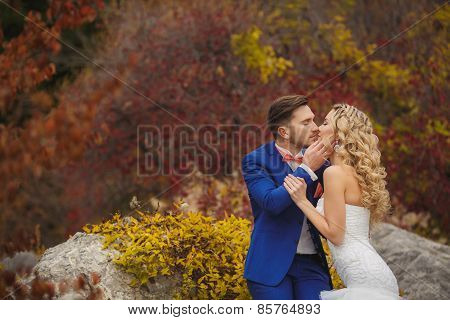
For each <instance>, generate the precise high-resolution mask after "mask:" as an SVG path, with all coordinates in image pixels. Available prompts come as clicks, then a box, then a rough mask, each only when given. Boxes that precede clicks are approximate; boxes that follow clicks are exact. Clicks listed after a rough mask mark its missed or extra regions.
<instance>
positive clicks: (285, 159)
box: [283, 153, 303, 164]
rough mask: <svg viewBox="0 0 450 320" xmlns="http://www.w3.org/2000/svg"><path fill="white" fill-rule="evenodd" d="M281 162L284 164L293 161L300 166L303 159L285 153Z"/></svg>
mask: <svg viewBox="0 0 450 320" xmlns="http://www.w3.org/2000/svg"><path fill="white" fill-rule="evenodd" d="M283 161H284V162H288V161H295V162H297V163H298V164H302V163H303V157H302V156H295V157H294V156H292V155H290V154H289V153H286V154H285V155H284V156H283Z"/></svg>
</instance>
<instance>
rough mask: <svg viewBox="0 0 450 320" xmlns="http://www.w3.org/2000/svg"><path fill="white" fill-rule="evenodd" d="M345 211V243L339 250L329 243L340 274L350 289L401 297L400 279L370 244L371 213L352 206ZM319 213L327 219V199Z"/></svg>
mask: <svg viewBox="0 0 450 320" xmlns="http://www.w3.org/2000/svg"><path fill="white" fill-rule="evenodd" d="M345 207H346V209H345V235H344V241H343V242H342V244H341V245H339V246H335V245H334V244H333V243H332V242H331V241H329V240H327V242H328V247H329V248H330V252H331V256H332V260H333V264H334V266H335V267H336V271H337V273H338V274H339V276H340V278H341V279H342V281H343V282H344V284H345V286H346V287H347V288H358V290H360V289H361V288H369V289H370V290H371V291H374V288H376V289H377V290H375V291H377V292H378V293H379V292H382V296H386V294H384V292H386V293H387V295H388V296H389V295H393V296H394V297H395V296H397V295H398V285H397V279H396V278H395V276H394V274H393V273H392V271H391V269H390V268H389V266H388V265H387V264H386V263H385V262H384V260H383V259H382V258H381V256H380V255H379V254H378V253H377V251H376V250H375V248H374V247H373V246H372V245H371V244H370V241H369V221H370V211H369V210H368V209H366V208H364V207H359V206H354V205H350V204H346V205H345ZM316 209H317V211H319V212H320V214H321V215H324V198H321V199H319V201H318V202H317V206H316ZM353 292H355V291H353ZM359 292H361V291H359ZM363 292H367V291H363Z"/></svg>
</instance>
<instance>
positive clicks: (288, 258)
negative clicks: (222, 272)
mask: <svg viewBox="0 0 450 320" xmlns="http://www.w3.org/2000/svg"><path fill="white" fill-rule="evenodd" d="M307 103H308V101H307V98H306V97H304V96H300V95H291V96H284V97H281V98H279V99H277V100H275V101H274V102H273V103H272V105H271V106H270V109H269V114H268V117H267V122H268V127H269V129H270V131H271V132H272V134H273V137H274V139H275V140H274V141H271V142H269V143H266V144H263V145H261V146H260V147H259V148H257V149H256V150H254V151H252V152H251V153H249V154H247V155H246V156H245V157H244V158H243V159H242V173H243V177H244V180H245V183H246V185H247V188H248V194H249V197H250V202H251V206H252V211H253V216H254V228H253V231H252V235H251V240H250V247H249V250H248V252H247V257H246V260H245V270H244V278H246V279H247V286H248V288H249V291H250V293H251V295H252V297H253V299H258V300H275V299H284V300H291V299H298V300H311V299H319V293H320V291H322V290H331V289H332V288H333V285H332V282H331V276H330V273H329V270H328V265H327V261H326V257H325V253H324V251H323V247H322V243H321V241H320V236H319V232H318V231H317V229H316V228H315V227H314V226H313V225H312V224H311V223H310V222H309V221H308V220H307V219H306V217H305V215H304V214H303V212H302V211H301V210H300V209H299V208H298V207H297V206H296V205H295V204H294V202H293V201H292V200H291V197H290V196H289V193H288V192H287V190H286V189H285V188H284V186H283V181H284V178H285V177H286V176H287V175H288V174H292V175H294V176H296V177H300V178H303V179H305V181H306V183H307V185H308V187H307V191H306V193H307V198H308V199H309V201H311V203H312V204H313V205H314V206H316V204H317V201H318V199H319V198H320V196H321V194H322V192H323V188H322V187H323V172H324V170H325V169H326V168H327V167H328V166H329V165H330V164H329V162H328V161H327V160H326V159H325V158H326V157H327V156H328V155H329V153H328V150H327V149H326V147H324V146H323V144H322V143H321V142H318V141H316V140H317V138H318V136H317V135H318V127H317V125H316V124H315V123H314V113H313V112H312V111H311V109H310V108H309V107H308V105H307ZM304 146H309V147H308V148H307V149H305V148H303V147H304ZM332 147H333V146H332ZM294 155H295V156H294Z"/></svg>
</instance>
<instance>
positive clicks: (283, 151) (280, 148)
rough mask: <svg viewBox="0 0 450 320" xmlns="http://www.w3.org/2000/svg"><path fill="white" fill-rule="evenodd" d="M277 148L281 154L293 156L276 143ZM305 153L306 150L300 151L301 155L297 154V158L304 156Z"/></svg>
mask: <svg viewBox="0 0 450 320" xmlns="http://www.w3.org/2000/svg"><path fill="white" fill-rule="evenodd" d="M275 147H276V148H277V149H278V151H280V153H281V154H282V155H285V154H290V155H292V152H290V151H289V150H288V149H285V148H283V147H280V146H279V145H278V144H277V143H276V142H275ZM304 153H305V149H304V148H302V149H301V150H300V151H299V153H297V154H296V156H303V155H304Z"/></svg>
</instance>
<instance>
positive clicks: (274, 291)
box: [247, 253, 331, 300]
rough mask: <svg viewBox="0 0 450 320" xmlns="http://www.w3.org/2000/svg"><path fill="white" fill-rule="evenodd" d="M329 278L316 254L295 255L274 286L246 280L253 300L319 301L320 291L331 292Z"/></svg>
mask: <svg viewBox="0 0 450 320" xmlns="http://www.w3.org/2000/svg"><path fill="white" fill-rule="evenodd" d="M329 282H330V278H329V276H328V274H327V273H326V271H325V270H324V268H323V266H322V265H321V263H320V257H319V255H318V254H298V253H297V254H296V255H295V256H294V259H293V261H292V264H291V266H290V268H289V270H288V272H287V274H286V276H285V277H284V278H283V280H282V281H281V282H280V283H279V284H278V285H276V286H267V285H264V284H261V283H257V282H253V281H250V280H248V279H247V287H248V289H249V291H250V294H251V296H252V298H253V300H319V299H320V297H319V293H320V291H322V290H331V287H330V283H329Z"/></svg>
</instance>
